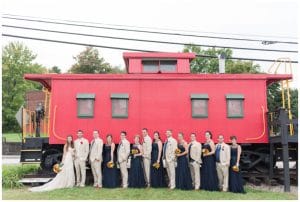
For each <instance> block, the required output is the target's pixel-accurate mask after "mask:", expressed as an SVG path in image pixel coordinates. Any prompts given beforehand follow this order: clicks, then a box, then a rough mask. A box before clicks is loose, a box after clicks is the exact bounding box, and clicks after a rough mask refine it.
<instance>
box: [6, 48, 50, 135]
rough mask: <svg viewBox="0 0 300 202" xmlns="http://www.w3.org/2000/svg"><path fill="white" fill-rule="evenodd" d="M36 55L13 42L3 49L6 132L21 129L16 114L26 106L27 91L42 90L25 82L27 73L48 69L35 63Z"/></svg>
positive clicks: (33, 84)
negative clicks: (22, 106)
mask: <svg viewBox="0 0 300 202" xmlns="http://www.w3.org/2000/svg"><path fill="white" fill-rule="evenodd" d="M35 58H36V55H35V54H33V53H32V52H31V51H30V50H29V49H28V48H27V47H26V46H25V45H24V44H22V43H19V42H11V43H9V44H8V45H6V46H5V47H3V48H2V127H3V131H4V132H16V131H18V130H19V129H20V128H19V126H18V124H17V121H16V120H15V114H16V112H17V111H18V109H19V107H20V106H21V105H23V104H24V98H25V92H26V91H27V90H30V89H31V90H33V89H41V87H40V85H38V84H36V83H33V82H30V81H26V80H24V78H23V76H24V74H25V73H45V72H46V68H44V67H42V66H41V65H39V64H36V63H33V61H34V59H35Z"/></svg>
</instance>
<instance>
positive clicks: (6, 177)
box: [2, 165, 39, 188]
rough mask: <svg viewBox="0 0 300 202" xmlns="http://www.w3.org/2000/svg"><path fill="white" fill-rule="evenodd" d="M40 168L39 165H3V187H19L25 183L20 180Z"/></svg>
mask: <svg viewBox="0 0 300 202" xmlns="http://www.w3.org/2000/svg"><path fill="white" fill-rule="evenodd" d="M38 169H39V166H38V165H23V166H22V165H3V166H2V187H3V188H19V187H22V186H23V184H22V183H20V182H19V180H20V179H21V178H22V177H23V176H24V175H25V174H28V173H32V172H35V171H37V170H38Z"/></svg>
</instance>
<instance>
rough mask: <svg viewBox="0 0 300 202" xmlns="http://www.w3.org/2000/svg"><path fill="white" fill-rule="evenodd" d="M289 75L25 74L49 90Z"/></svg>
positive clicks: (268, 78) (272, 79) (284, 76)
mask: <svg viewBox="0 0 300 202" xmlns="http://www.w3.org/2000/svg"><path fill="white" fill-rule="evenodd" d="M292 77H293V76H292V75H291V74H25V75H24V78H25V79H27V80H31V81H37V82H39V83H41V84H42V85H43V86H44V87H46V88H47V89H49V90H51V83H52V80H266V82H267V85H268V84H270V83H273V82H276V81H280V80H287V79H292Z"/></svg>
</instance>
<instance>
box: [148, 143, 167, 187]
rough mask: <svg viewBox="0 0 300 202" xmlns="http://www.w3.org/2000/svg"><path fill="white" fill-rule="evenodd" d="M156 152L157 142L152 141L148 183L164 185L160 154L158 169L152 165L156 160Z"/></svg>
mask: <svg viewBox="0 0 300 202" xmlns="http://www.w3.org/2000/svg"><path fill="white" fill-rule="evenodd" d="M158 152H159V151H158V144H157V143H156V142H153V143H152V151H151V165H150V166H151V168H150V184H151V187H166V183H165V179H164V168H163V165H162V155H161V156H160V167H159V168H158V169H156V168H154V167H153V164H154V163H156V162H157V158H158Z"/></svg>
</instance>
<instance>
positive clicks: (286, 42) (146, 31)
mask: <svg viewBox="0 0 300 202" xmlns="http://www.w3.org/2000/svg"><path fill="white" fill-rule="evenodd" d="M3 18H5V19H13V20H20V21H29V22H39V23H48V24H60V25H69V26H77V27H89V28H98V29H108V30H118V31H129V32H140V33H149V34H161V35H173V36H188V37H198V38H212V39H224V40H237V41H252V42H263V41H271V42H274V43H284V44H298V42H293V41H274V40H258V39H250V38H233V37H217V36H208V35H196V34H182V33H173V32H159V31H148V30H136V29H126V28H114V27H104V26H95V25H84V24H78V23H67V22H54V21H46V20H34V19H25V18H18V17H5V16H4V17H3Z"/></svg>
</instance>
